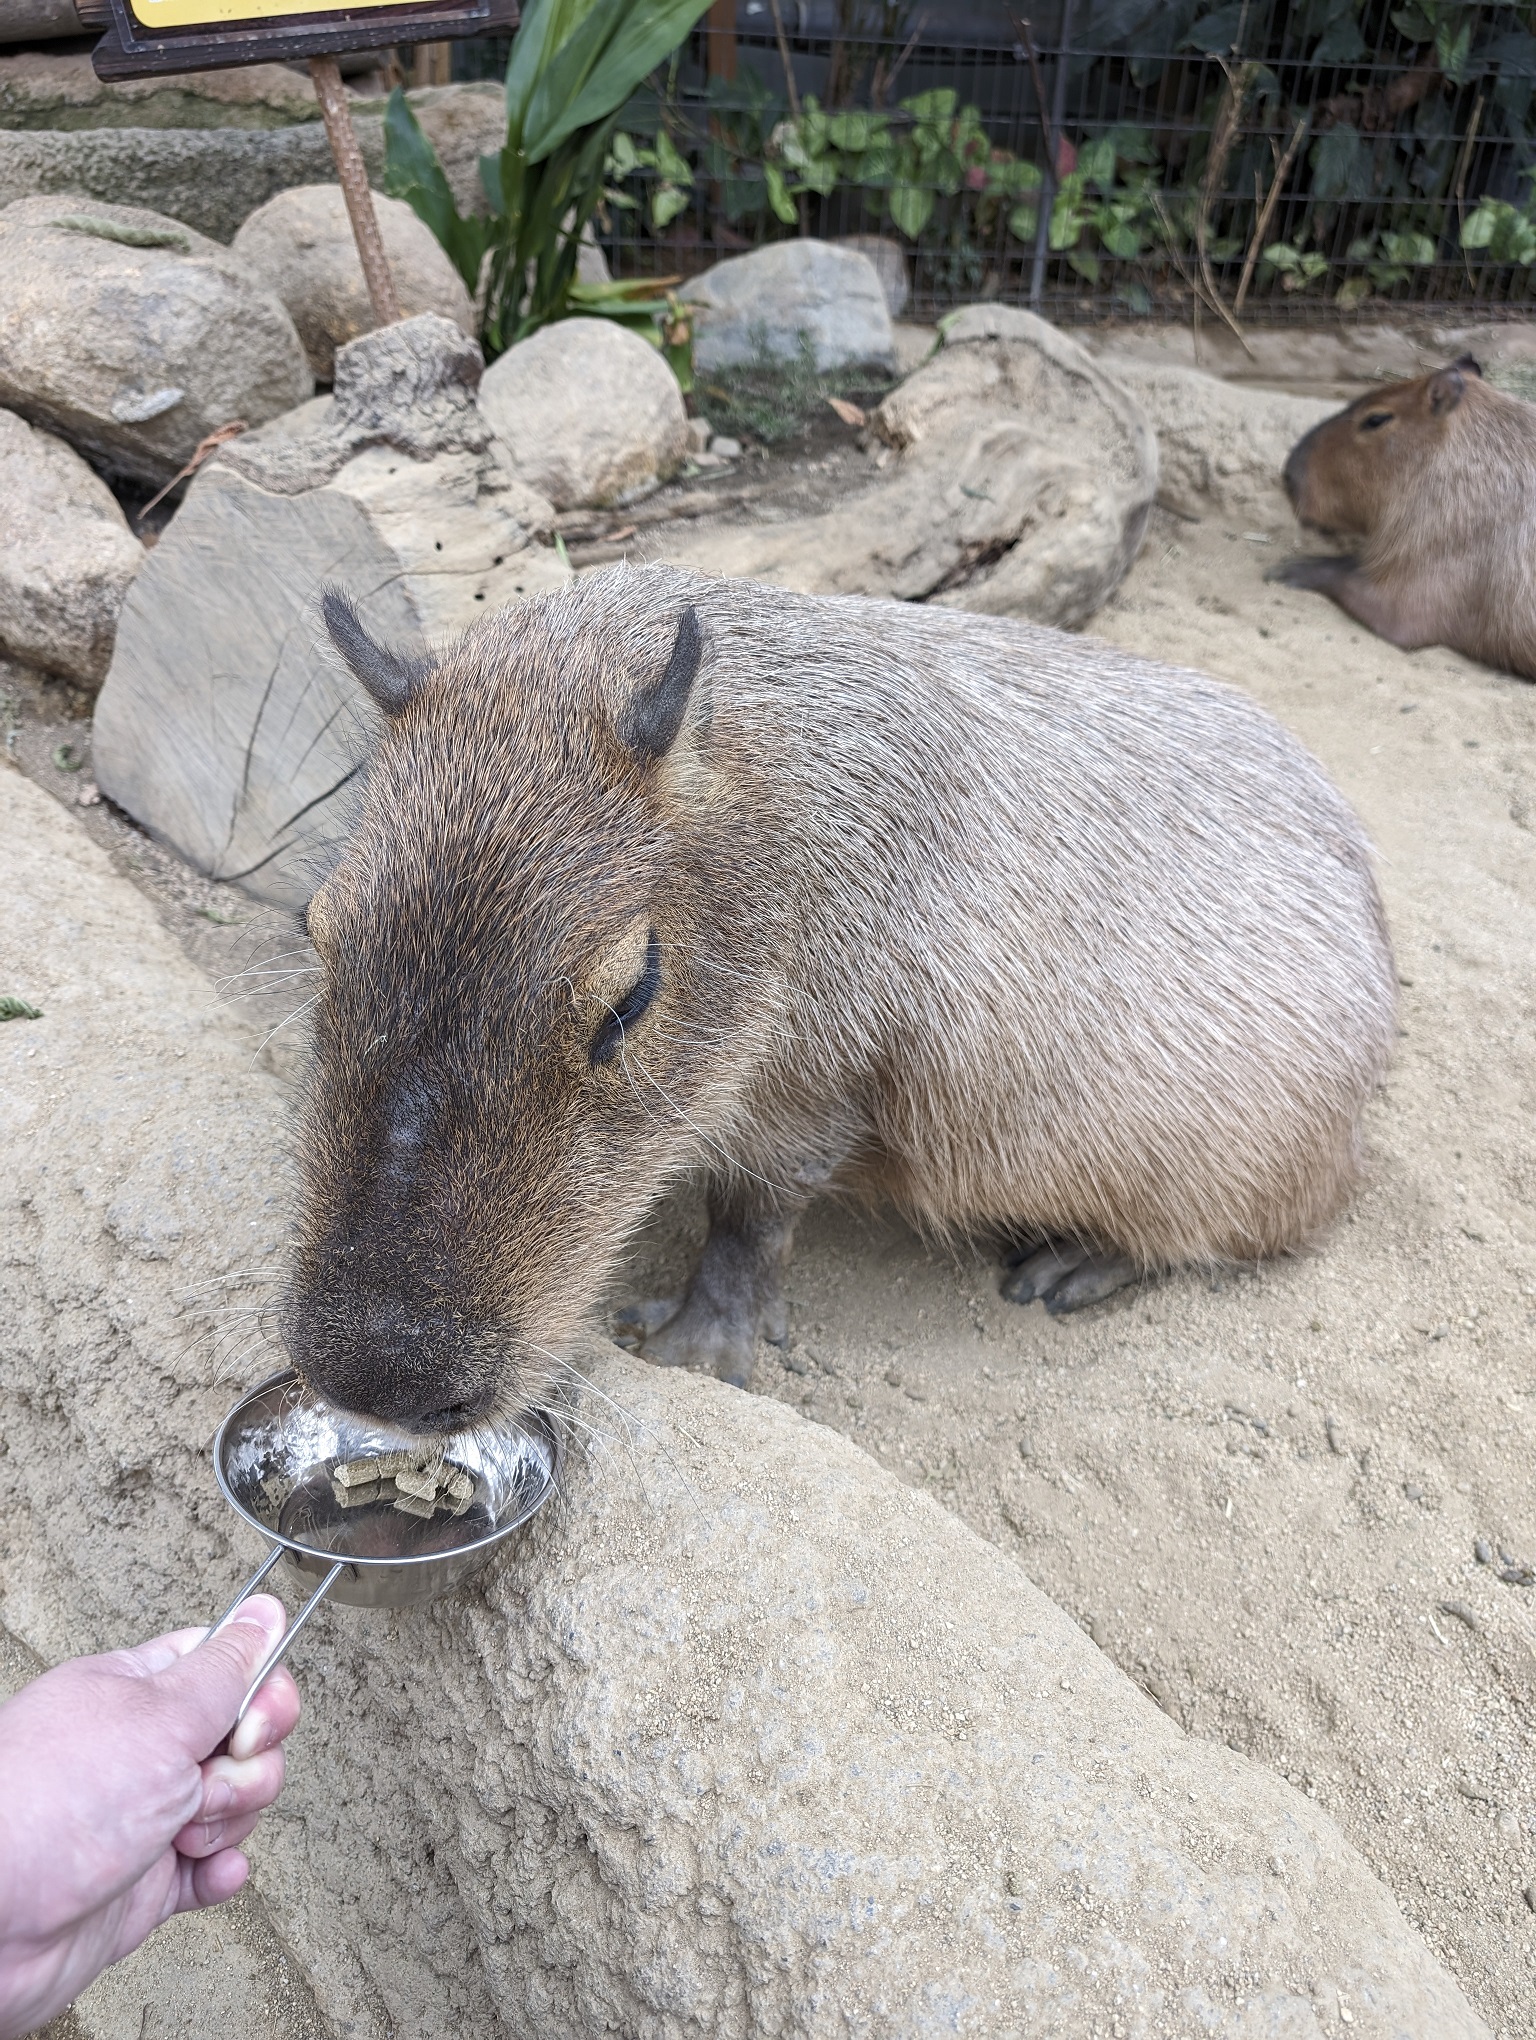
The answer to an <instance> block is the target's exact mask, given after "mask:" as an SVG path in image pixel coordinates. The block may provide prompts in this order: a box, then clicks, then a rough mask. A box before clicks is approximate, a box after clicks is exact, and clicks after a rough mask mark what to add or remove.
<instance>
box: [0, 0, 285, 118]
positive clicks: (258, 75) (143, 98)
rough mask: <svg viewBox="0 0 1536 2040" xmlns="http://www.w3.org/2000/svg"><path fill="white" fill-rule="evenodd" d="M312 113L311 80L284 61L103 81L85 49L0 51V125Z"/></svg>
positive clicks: (254, 116) (277, 116)
mask: <svg viewBox="0 0 1536 2040" xmlns="http://www.w3.org/2000/svg"><path fill="white" fill-rule="evenodd" d="M69 4H71V5H72V4H73V0H69ZM319 118H320V102H319V101H318V100H317V99H316V98H315V88H314V86H313V85H312V84H311V83H310V81H309V79H308V77H307V76H306V75H305V74H304V72H302V71H290V70H289V69H288V67H287V66H286V65H285V64H244V65H241V67H240V68H239V69H238V70H234V71H187V72H182V73H180V74H178V75H176V76H173V77H168V78H161V77H150V78H125V79H121V80H119V81H117V82H116V83H113V84H108V83H107V82H106V81H105V80H104V79H101V78H98V77H97V75H96V73H95V71H94V70H93V68H92V66H91V59H90V53H89V51H86V50H74V51H70V52H69V53H67V54H65V55H59V54H56V53H54V52H53V51H48V50H24V51H22V52H21V53H20V54H19V55H18V56H14V57H4V58H0V128H53V129H58V130H67V129H71V128H97V127H126V128H211V127H224V128H276V127H290V126H292V125H293V124H294V122H296V121H312V120H318V119H319Z"/></svg>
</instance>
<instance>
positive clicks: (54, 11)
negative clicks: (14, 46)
mask: <svg viewBox="0 0 1536 2040" xmlns="http://www.w3.org/2000/svg"><path fill="white" fill-rule="evenodd" d="M79 33H80V17H79V15H78V14H77V13H76V12H75V5H74V0H7V4H6V9H5V13H4V14H3V15H0V43H19V42H46V41H48V40H50V39H51V38H52V37H54V36H66V35H78V34H79Z"/></svg>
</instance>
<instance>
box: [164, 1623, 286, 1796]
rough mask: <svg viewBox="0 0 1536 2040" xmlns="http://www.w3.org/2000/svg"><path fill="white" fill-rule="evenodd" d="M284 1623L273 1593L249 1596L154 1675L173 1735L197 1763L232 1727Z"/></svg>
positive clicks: (280, 1633) (284, 1627) (283, 1627)
mask: <svg viewBox="0 0 1536 2040" xmlns="http://www.w3.org/2000/svg"><path fill="white" fill-rule="evenodd" d="M287 1626H288V1616H287V1612H286V1611H285V1609H284V1607H283V1604H282V1602H281V1601H279V1600H278V1599H277V1598H276V1596H275V1595H272V1594H253V1595H252V1596H251V1598H250V1599H249V1600H248V1601H244V1602H242V1603H241V1606H240V1612H239V1614H238V1615H237V1616H236V1617H235V1619H234V1621H233V1622H231V1623H230V1625H229V1627H228V1628H227V1629H221V1630H220V1631H219V1633H218V1635H217V1636H209V1637H206V1638H205V1639H204V1640H203V1642H201V1643H199V1644H198V1645H197V1646H196V1647H195V1648H194V1649H192V1650H190V1651H188V1652H187V1654H186V1656H185V1657H181V1658H178V1659H177V1660H176V1662H175V1663H174V1664H173V1665H169V1666H167V1668H166V1669H165V1670H164V1671H163V1672H160V1673H158V1674H157V1675H156V1678H155V1682H154V1683H155V1688H156V1691H157V1692H158V1693H159V1694H160V1695H161V1696H162V1698H163V1700H164V1702H165V1705H166V1708H167V1711H168V1713H169V1715H170V1717H171V1720H172V1723H173V1725H174V1731H175V1733H176V1735H177V1738H178V1740H179V1741H181V1742H182V1744H183V1745H184V1747H185V1748H186V1750H187V1752H188V1754H189V1755H190V1756H192V1757H193V1758H194V1759H195V1760H196V1761H197V1762H198V1763H201V1762H202V1760H203V1759H204V1758H205V1757H206V1756H207V1755H208V1753H209V1751H210V1750H212V1749H214V1748H215V1747H216V1746H217V1744H218V1743H219V1742H220V1741H221V1740H222V1739H223V1737H224V1736H225V1735H227V1734H228V1732H229V1730H230V1729H231V1728H233V1727H234V1723H235V1715H236V1713H237V1712H238V1710H239V1706H240V1702H241V1701H242V1700H243V1699H244V1698H245V1696H246V1693H247V1691H248V1690H249V1688H250V1684H251V1681H252V1679H254V1678H255V1676H256V1673H257V1671H258V1670H259V1669H260V1667H261V1664H262V1662H263V1660H264V1659H265V1657H266V1655H267V1653H268V1651H270V1650H271V1648H272V1646H273V1645H274V1644H275V1643H276V1642H277V1640H278V1638H279V1637H280V1636H281V1635H282V1633H283V1631H284V1630H285V1629H286V1628H287Z"/></svg>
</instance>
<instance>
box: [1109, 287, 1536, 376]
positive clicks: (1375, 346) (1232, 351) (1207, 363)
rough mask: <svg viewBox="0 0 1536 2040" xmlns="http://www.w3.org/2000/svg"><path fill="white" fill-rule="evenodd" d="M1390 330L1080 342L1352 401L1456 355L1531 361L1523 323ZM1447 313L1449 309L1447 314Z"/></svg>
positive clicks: (1412, 312) (1422, 314) (1141, 330)
mask: <svg viewBox="0 0 1536 2040" xmlns="http://www.w3.org/2000/svg"><path fill="white" fill-rule="evenodd" d="M1401 309H1402V312H1403V314H1404V316H1403V317H1401V318H1397V319H1394V320H1393V322H1392V323H1391V324H1390V325H1386V324H1378V325H1358V326H1357V325H1340V326H1332V327H1317V326H1312V327H1306V326H1250V327H1248V328H1246V329H1245V339H1246V343H1247V344H1246V346H1245V345H1244V343H1243V341H1240V340H1239V339H1238V338H1237V336H1236V335H1235V334H1233V333H1230V332H1229V331H1228V330H1227V329H1226V327H1225V326H1217V325H1215V324H1208V325H1203V326H1202V327H1201V328H1200V330H1199V333H1198V334H1196V333H1195V332H1194V330H1193V329H1192V328H1191V327H1189V326H1171V325H1164V324H1157V325H1153V324H1148V325H1144V326H1129V327H1128V326H1123V325H1120V324H1116V325H1113V326H1101V327H1098V328H1096V329H1093V330H1090V331H1088V332H1086V333H1085V334H1084V336H1083V337H1084V344H1085V345H1087V346H1088V347H1089V348H1090V349H1091V350H1092V351H1094V352H1095V353H1101V354H1103V355H1105V356H1110V355H1113V356H1114V357H1115V358H1116V359H1117V360H1123V359H1126V358H1127V357H1132V356H1134V357H1135V358H1136V359H1137V360H1139V361H1144V362H1146V363H1148V364H1149V365H1154V364H1155V365H1158V366H1162V367H1178V368H1195V369H1199V370H1201V371H1202V372H1203V373H1205V374H1207V375H1215V376H1220V377H1221V378H1222V380H1223V381H1226V382H1235V383H1255V384H1258V385H1260V386H1262V387H1266V388H1282V389H1291V390H1294V391H1298V392H1300V393H1303V394H1307V395H1314V396H1322V395H1328V396H1334V397H1339V398H1346V397H1354V396H1358V395H1360V393H1361V392H1362V391H1363V390H1365V389H1368V388H1369V387H1370V385H1371V384H1372V383H1380V382H1404V381H1408V380H1410V379H1411V378H1412V377H1414V376H1419V375H1427V374H1428V373H1429V372H1430V371H1431V370H1432V369H1436V368H1443V367H1444V366H1445V364H1446V363H1447V362H1448V361H1454V360H1455V358H1456V356H1457V355H1458V354H1463V353H1470V354H1475V355H1476V356H1477V358H1478V359H1479V361H1481V362H1482V364H1483V368H1484V370H1485V371H1486V370H1487V369H1488V368H1489V367H1490V365H1494V364H1498V363H1502V362H1507V361H1514V360H1518V359H1522V358H1523V359H1525V360H1536V334H1533V333H1532V331H1531V328H1530V324H1529V322H1528V321H1526V320H1523V319H1514V320H1508V321H1504V322H1500V323H1496V324H1483V323H1478V324H1472V323H1467V322H1458V321H1456V320H1454V319H1449V318H1445V317H1443V316H1436V315H1432V314H1429V313H1428V312H1427V310H1426V309H1425V308H1423V307H1412V306H1407V305H1405V306H1403V307H1402V308H1401ZM1445 309H1446V310H1447V311H1449V310H1451V309H1452V308H1451V307H1449V306H1447V307H1446V308H1445Z"/></svg>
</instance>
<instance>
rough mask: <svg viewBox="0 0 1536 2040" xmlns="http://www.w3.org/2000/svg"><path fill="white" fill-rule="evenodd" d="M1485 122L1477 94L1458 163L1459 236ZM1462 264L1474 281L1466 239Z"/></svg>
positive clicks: (1481, 100) (1465, 216)
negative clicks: (1469, 176)
mask: <svg viewBox="0 0 1536 2040" xmlns="http://www.w3.org/2000/svg"><path fill="white" fill-rule="evenodd" d="M1482 124H1483V95H1482V93H1481V92H1479V93H1478V95H1477V104H1476V105H1475V106H1474V107H1473V109H1472V118H1471V120H1469V121H1468V123H1467V138H1466V140H1465V141H1464V142H1463V143H1462V145H1461V157H1460V160H1459V161H1458V162H1457V165H1456V228H1457V235H1458V238H1460V236H1461V235H1462V234H1463V233H1464V232H1465V230H1466V224H1467V168H1468V165H1469V164H1470V163H1471V161H1472V145H1473V143H1474V142H1475V141H1476V140H1477V131H1478V129H1479V128H1480V127H1481V126H1482ZM1461 260H1462V264H1463V266H1464V267H1465V269H1466V272H1467V281H1468V283H1471V282H1472V281H1473V276H1472V264H1471V262H1470V261H1469V260H1468V257H1467V249H1466V243H1465V241H1463V242H1462V248H1461Z"/></svg>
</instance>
